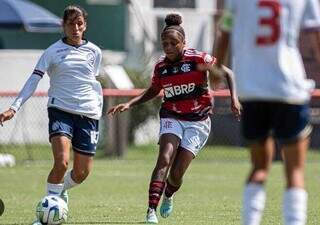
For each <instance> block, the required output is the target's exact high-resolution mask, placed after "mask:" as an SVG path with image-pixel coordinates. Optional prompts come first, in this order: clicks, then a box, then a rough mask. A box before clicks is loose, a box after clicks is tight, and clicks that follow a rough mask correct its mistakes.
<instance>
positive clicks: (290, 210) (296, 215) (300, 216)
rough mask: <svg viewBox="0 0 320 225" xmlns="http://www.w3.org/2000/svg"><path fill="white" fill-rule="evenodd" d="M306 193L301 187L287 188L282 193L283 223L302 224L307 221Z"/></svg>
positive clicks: (288, 224)
mask: <svg viewBox="0 0 320 225" xmlns="http://www.w3.org/2000/svg"><path fill="white" fill-rule="evenodd" d="M307 202H308V194H307V192H306V191H305V190H304V189H302V188H289V189H287V191H286V192H285V194H284V199H283V209H282V210H283V216H284V224H285V225H304V224H306V221H307Z"/></svg>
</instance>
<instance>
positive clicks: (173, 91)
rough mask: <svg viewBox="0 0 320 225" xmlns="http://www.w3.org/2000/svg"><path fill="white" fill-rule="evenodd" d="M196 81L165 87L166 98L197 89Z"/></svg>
mask: <svg viewBox="0 0 320 225" xmlns="http://www.w3.org/2000/svg"><path fill="white" fill-rule="evenodd" d="M195 86H196V85H195V83H189V84H182V85H175V86H171V87H165V88H164V95H165V97H166V98H171V97H174V96H177V95H182V94H189V93H191V92H192V91H194V89H195Z"/></svg>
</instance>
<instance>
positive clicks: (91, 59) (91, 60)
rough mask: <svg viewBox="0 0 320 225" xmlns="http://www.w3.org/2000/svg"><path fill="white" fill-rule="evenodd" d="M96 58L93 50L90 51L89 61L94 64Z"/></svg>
mask: <svg viewBox="0 0 320 225" xmlns="http://www.w3.org/2000/svg"><path fill="white" fill-rule="evenodd" d="M94 59H95V56H94V54H93V53H92V52H90V53H88V55H87V61H88V62H89V63H90V64H91V65H93V64H94Z"/></svg>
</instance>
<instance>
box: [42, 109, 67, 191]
mask: <svg viewBox="0 0 320 225" xmlns="http://www.w3.org/2000/svg"><path fill="white" fill-rule="evenodd" d="M48 117H49V140H50V142H51V148H52V153H53V159H54V163H53V168H52V169H51V171H50V173H49V176H48V179H47V181H48V183H47V192H48V194H56V195H60V194H61V192H62V191H63V177H64V175H65V172H66V171H67V168H68V162H69V157H70V147H71V139H72V135H73V133H72V130H73V129H72V126H73V121H72V114H70V113H66V112H63V111H61V110H58V109H55V108H48Z"/></svg>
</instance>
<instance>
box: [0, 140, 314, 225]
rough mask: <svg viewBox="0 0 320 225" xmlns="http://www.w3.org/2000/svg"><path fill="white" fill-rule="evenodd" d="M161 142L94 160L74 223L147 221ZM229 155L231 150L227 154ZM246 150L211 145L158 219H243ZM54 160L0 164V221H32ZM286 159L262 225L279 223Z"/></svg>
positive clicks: (75, 200) (76, 198)
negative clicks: (170, 207)
mask: <svg viewBox="0 0 320 225" xmlns="http://www.w3.org/2000/svg"><path fill="white" fill-rule="evenodd" d="M154 148H156V147H155V146H143V147H139V148H137V147H135V148H131V149H130V151H129V152H128V154H127V156H126V157H125V158H124V159H121V160H117V159H109V160H107V159H101V158H99V157H98V158H97V159H96V160H95V165H94V170H93V173H92V174H91V176H90V177H89V178H88V179H87V180H86V182H85V183H83V184H82V185H80V186H78V187H76V188H74V189H72V190H70V191H69V195H70V203H69V218H68V224H88V225H89V224H102V225H103V224H142V223H144V217H145V212H146V207H147V205H146V204H147V196H148V194H147V191H148V185H149V178H150V174H151V171H152V169H153V166H154V163H155V159H156V157H157V151H154V150H153V149H154ZM310 153H311V154H309V160H308V163H307V189H308V191H309V209H308V224H309V225H311V224H314V225H316V224H320V215H319V214H320V210H319V209H320V195H319V184H320V176H319V174H320V163H319V162H320V160H319V159H320V154H318V153H315V152H310ZM226 155H227V156H228V157H227V158H226ZM247 157H248V156H247V151H245V150H244V149H241V148H239V149H232V148H223V147H215V148H214V147H210V148H207V149H205V150H204V151H203V152H202V153H201V154H200V156H199V157H198V158H197V159H196V160H195V161H194V162H193V164H192V165H191V168H190V169H189V171H188V173H187V175H186V176H185V179H184V185H183V186H182V188H181V189H180V191H179V192H178V193H177V194H176V196H175V207H174V212H173V214H172V216H170V217H169V218H167V219H162V218H160V217H159V223H160V224H170V225H174V224H183V225H193V224H216V225H232V224H240V209H241V194H242V189H243V183H244V179H245V176H246V174H247V172H248V169H249V164H248V158H247ZM51 163H52V162H51V161H48V160H36V161H30V162H23V163H19V164H18V165H17V166H15V167H13V168H0V198H1V199H2V200H3V201H4V203H5V205H6V209H5V212H4V214H3V215H2V216H1V217H0V224H1V225H14V224H31V222H32V220H33V219H34V217H35V206H36V203H37V201H38V200H40V198H41V197H42V196H43V195H44V194H45V180H46V177H47V174H48V171H49V169H50V168H51ZM283 186H284V182H283V173H282V166H281V163H279V162H277V163H274V164H273V168H272V171H271V174H270V178H269V181H268V183H267V195H268V199H267V205H266V209H265V214H264V218H263V223H262V224H263V225H267V224H268V225H269V224H270V225H278V224H282V221H281V201H282V192H283Z"/></svg>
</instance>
